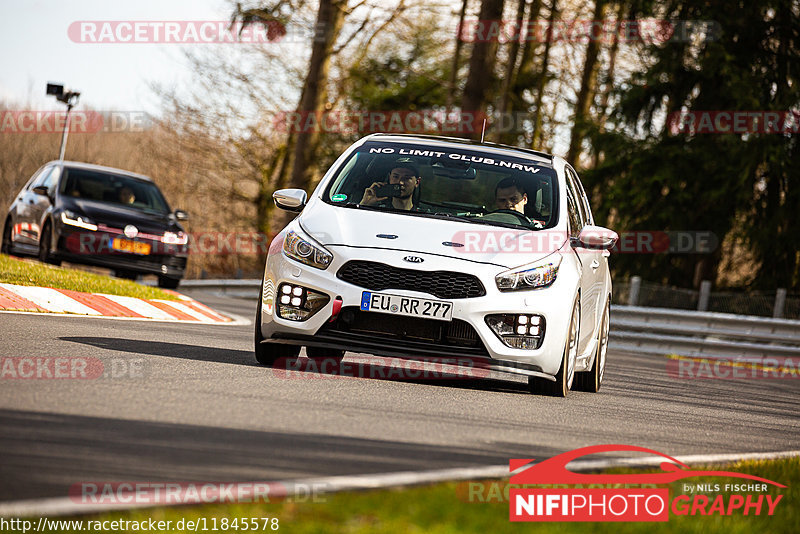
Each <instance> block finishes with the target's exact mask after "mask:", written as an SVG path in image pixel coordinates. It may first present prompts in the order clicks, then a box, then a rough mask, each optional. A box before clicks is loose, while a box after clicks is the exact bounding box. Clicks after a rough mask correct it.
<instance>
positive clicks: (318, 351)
mask: <svg viewBox="0 0 800 534" xmlns="http://www.w3.org/2000/svg"><path fill="white" fill-rule="evenodd" d="M306 356H308V357H309V359H311V360H316V361H322V360H331V359H332V360H336V361H337V362H340V361H342V360H343V359H344V351H343V350H340V349H325V348H322V347H306Z"/></svg>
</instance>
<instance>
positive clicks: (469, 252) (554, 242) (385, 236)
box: [298, 199, 566, 268]
mask: <svg viewBox="0 0 800 534" xmlns="http://www.w3.org/2000/svg"><path fill="white" fill-rule="evenodd" d="M298 222H299V223H300V226H301V227H302V228H303V230H304V231H305V232H306V233H308V234H309V235H310V236H311V237H313V238H314V239H316V240H317V241H318V242H319V243H320V244H322V245H327V246H337V245H338V246H346V247H353V248H356V247H362V248H373V249H392V250H404V251H408V252H410V253H413V252H419V253H425V254H435V255H437V256H446V257H450V258H455V259H459V260H465V261H471V262H475V263H483V264H491V265H496V266H498V267H505V268H513V267H518V266H520V265H525V264H527V263H532V262H535V261H538V260H540V259H543V258H544V257H546V256H549V255H550V254H552V253H553V252H556V251H558V250H560V249H562V247H563V246H564V244H565V241H566V234H565V233H564V232H559V231H555V230H517V229H513V228H504V227H500V226H490V225H485V224H473V223H467V222H461V221H451V220H444V219H434V218H428V217H422V216H413V215H405V214H398V213H391V212H377V211H372V210H365V209H358V208H344V207H338V206H331V205H329V204H327V203H325V202H322V201H320V200H319V199H314V200H312V201H311V202H310V203H309V204H308V205H307V206H306V207H305V209H304V210H303V212H302V214H301V215H300V217H299V220H298ZM459 245H461V246H459Z"/></svg>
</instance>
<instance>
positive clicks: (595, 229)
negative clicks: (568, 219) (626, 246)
mask: <svg viewBox="0 0 800 534" xmlns="http://www.w3.org/2000/svg"><path fill="white" fill-rule="evenodd" d="M618 239H619V235H617V233H616V232H615V231H614V230H609V229H608V228H603V227H602V226H592V225H587V226H584V227H583V230H581V233H580V234H579V235H578V237H573V238H571V239H570V244H571V245H572V246H573V247H584V248H591V249H595V250H611V249H612V248H614V245H616V244H617V240H618Z"/></svg>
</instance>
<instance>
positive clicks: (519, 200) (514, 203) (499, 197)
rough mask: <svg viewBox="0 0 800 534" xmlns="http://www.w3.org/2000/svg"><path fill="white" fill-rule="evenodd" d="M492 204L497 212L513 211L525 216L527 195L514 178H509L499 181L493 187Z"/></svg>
mask: <svg viewBox="0 0 800 534" xmlns="http://www.w3.org/2000/svg"><path fill="white" fill-rule="evenodd" d="M494 202H495V204H496V205H497V209H499V210H514V211H518V212H520V213H522V214H523V215H525V204H527V203H528V194H527V193H526V192H525V190H524V189H523V188H522V186H521V185H520V183H519V182H518V181H517V179H516V178H514V177H511V176H509V177H508V178H504V179H502V180H500V182H499V183H498V184H497V187H495V189H494Z"/></svg>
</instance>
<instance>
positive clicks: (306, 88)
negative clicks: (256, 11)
mask: <svg viewBox="0 0 800 534" xmlns="http://www.w3.org/2000/svg"><path fill="white" fill-rule="evenodd" d="M346 7H347V5H346V2H345V0H320V3H319V11H318V12H317V23H316V26H315V27H316V28H317V35H316V36H315V38H314V44H313V45H312V47H311V60H310V61H309V64H308V74H307V75H306V79H305V83H304V84H303V91H302V93H301V94H300V104H299V105H298V106H297V111H298V112H299V113H301V114H303V116H305V115H306V114H308V115H311V114H313V115H314V116H316V117H320V115H321V113H322V112H323V111H324V109H325V102H326V100H327V94H328V92H327V90H326V87H325V86H326V84H327V83H328V69H329V67H330V56H331V51H332V50H333V45H334V43H335V42H336V39H337V37H338V36H339V32H340V31H341V29H342V24H343V22H344V13H345V11H344V10H345V9H346ZM319 134H320V132H319V128H316V127H315V128H312V129H311V131H310V132H303V131H301V132H298V133H297V135H296V140H295V144H294V151H293V155H292V162H291V169H292V172H291V176H290V178H289V187H295V188H298V189H308V187H309V185H310V183H311V173H310V172H309V171H310V169H309V167H310V166H311V161H312V160H313V158H314V153H315V152H316V147H317V144H318V142H319Z"/></svg>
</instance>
